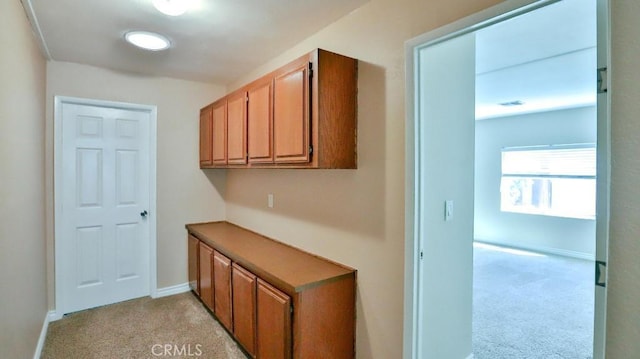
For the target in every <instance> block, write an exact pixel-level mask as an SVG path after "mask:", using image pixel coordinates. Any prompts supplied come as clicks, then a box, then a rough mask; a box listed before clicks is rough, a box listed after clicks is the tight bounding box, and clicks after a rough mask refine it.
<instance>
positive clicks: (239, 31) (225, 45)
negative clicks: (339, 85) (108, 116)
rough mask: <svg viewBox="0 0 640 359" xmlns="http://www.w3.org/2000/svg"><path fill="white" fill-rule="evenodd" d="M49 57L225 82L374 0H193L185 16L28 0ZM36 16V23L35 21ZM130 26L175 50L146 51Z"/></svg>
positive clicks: (101, 2)
mask: <svg viewBox="0 0 640 359" xmlns="http://www.w3.org/2000/svg"><path fill="white" fill-rule="evenodd" d="M22 1H23V3H24V4H25V8H26V9H27V13H28V14H29V13H30V10H31V9H32V10H33V12H32V13H31V14H30V18H31V20H32V23H34V22H35V23H37V26H38V27H39V31H38V30H37V29H36V31H37V32H39V33H40V34H41V35H42V39H43V42H44V45H45V48H46V49H47V50H46V51H48V52H49V57H50V59H53V60H57V61H69V62H76V63H82V64H88V65H93V66H99V67H104V68H109V69H115V70H121V71H126V72H134V73H142V74H148V75H157V76H168V77H175V78H182V79H189V80H198V81H209V82H216V83H221V84H226V83H228V82H231V81H233V80H235V79H236V78H238V77H239V76H240V75H242V74H243V73H244V72H247V71H250V70H252V69H253V68H255V67H257V66H259V65H260V64H262V63H264V62H266V61H267V60H269V59H271V58H273V57H275V56H277V55H278V54H279V53H280V52H282V51H284V50H286V49H288V48H290V47H292V46H294V45H295V44H296V43H298V42H300V41H302V40H303V39H305V38H306V37H308V36H310V35H312V34H313V33H315V32H317V31H318V30H320V29H322V28H323V27H325V26H327V25H328V24H330V23H332V22H334V21H336V20H337V19H339V18H340V17H342V16H344V15H346V14H348V13H349V12H351V11H353V10H354V9H356V8H358V7H360V6H362V5H363V4H364V3H366V2H368V0H192V1H193V2H194V5H195V6H194V8H193V9H192V10H190V11H188V12H187V13H186V14H185V15H182V16H179V17H170V16H167V15H164V14H162V13H160V12H158V11H157V10H156V9H155V8H154V7H153V5H152V1H151V0H55V1H52V0H22ZM34 19H35V20H36V21H34ZM129 30H146V31H154V32H158V33H161V34H163V35H165V36H167V37H168V38H169V39H170V40H171V42H172V47H171V48H170V49H169V50H166V51H162V52H146V51H144V50H141V49H138V48H134V47H133V46H131V45H129V44H127V43H125V42H124V40H123V36H124V33H125V32H126V31H129Z"/></svg>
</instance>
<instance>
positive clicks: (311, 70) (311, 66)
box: [309, 62, 313, 78]
mask: <svg viewBox="0 0 640 359" xmlns="http://www.w3.org/2000/svg"><path fill="white" fill-rule="evenodd" d="M311 77H313V63H312V62H310V63H309V78H311Z"/></svg>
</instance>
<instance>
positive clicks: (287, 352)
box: [256, 278, 291, 359]
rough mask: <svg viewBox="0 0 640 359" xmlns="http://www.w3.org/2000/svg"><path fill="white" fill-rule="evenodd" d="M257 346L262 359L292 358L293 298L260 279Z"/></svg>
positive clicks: (257, 300) (257, 301) (259, 356)
mask: <svg viewBox="0 0 640 359" xmlns="http://www.w3.org/2000/svg"><path fill="white" fill-rule="evenodd" d="M257 292H258V293H257V299H256V303H257V311H258V313H257V329H256V337H257V346H258V350H257V353H258V358H260V359H289V358H290V357H291V298H290V297H289V296H288V295H286V294H285V293H282V292H281V291H279V290H278V289H276V288H274V287H272V286H271V285H269V284H268V283H266V282H264V281H262V280H261V279H259V278H258V290H257Z"/></svg>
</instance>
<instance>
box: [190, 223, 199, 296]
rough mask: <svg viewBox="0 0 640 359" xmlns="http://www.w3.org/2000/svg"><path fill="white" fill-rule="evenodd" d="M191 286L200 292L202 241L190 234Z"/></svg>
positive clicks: (197, 292)
mask: <svg viewBox="0 0 640 359" xmlns="http://www.w3.org/2000/svg"><path fill="white" fill-rule="evenodd" d="M188 242H189V248H188V251H189V287H190V288H191V290H193V291H194V292H196V294H198V295H199V294H200V288H198V247H199V246H200V241H199V240H198V238H196V237H194V236H189V241H188Z"/></svg>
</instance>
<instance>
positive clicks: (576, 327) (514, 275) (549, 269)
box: [473, 244, 594, 359]
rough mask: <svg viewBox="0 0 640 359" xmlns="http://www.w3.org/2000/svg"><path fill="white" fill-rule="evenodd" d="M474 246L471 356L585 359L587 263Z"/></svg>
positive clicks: (588, 345)
mask: <svg viewBox="0 0 640 359" xmlns="http://www.w3.org/2000/svg"><path fill="white" fill-rule="evenodd" d="M496 249H500V247H493V248H492V247H491V246H485V245H482V244H476V245H474V280H473V286H474V297H473V353H474V358H475V359H587V358H592V355H593V354H592V353H593V348H592V346H593V305H594V264H593V262H591V261H585V260H579V259H571V258H565V257H559V256H547V255H536V254H535V253H530V252H519V251H515V252H512V251H509V250H508V249H507V250H506V251H505V248H502V250H496Z"/></svg>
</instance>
